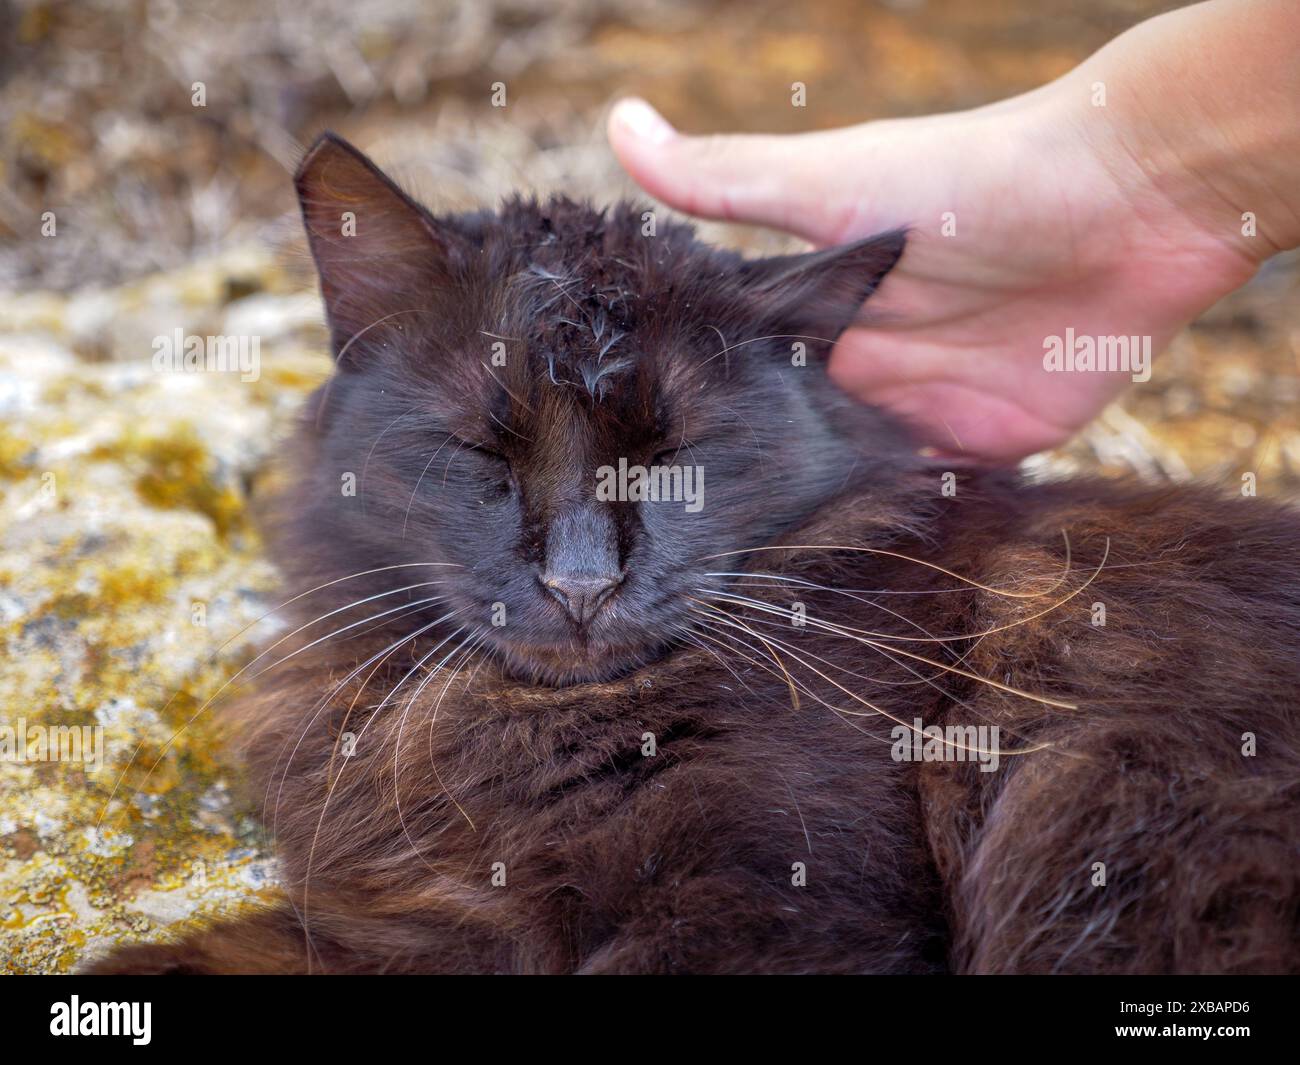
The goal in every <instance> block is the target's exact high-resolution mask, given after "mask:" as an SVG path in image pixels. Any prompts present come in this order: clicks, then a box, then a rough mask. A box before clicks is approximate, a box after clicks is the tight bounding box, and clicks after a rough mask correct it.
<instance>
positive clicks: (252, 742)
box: [93, 136, 1300, 973]
mask: <svg viewBox="0 0 1300 1065" xmlns="http://www.w3.org/2000/svg"><path fill="white" fill-rule="evenodd" d="M297 184H298V191H299V194H300V197H301V202H302V210H303V216H304V219H305V223H306V228H307V232H308V236H309V239H310V244H311V249H312V252H313V254H314V257H315V260H316V264H317V267H318V270H319V274H320V282H321V290H322V293H323V296H324V301H325V306H326V311H327V315H328V321H329V326H330V331H331V336H332V344H333V352H334V355H335V358H336V362H337V369H336V372H335V374H334V376H333V378H332V379H331V380H330V381H329V382H328V384H327V385H325V386H324V387H323V388H322V389H321V390H320V391H319V392H318V393H317V394H316V395H315V396H314V397H313V400H312V402H311V403H310V405H309V409H308V411H307V412H306V414H305V417H304V419H303V423H302V426H301V429H300V431H299V433H298V437H297V440H296V448H295V453H294V457H293V459H292V466H291V472H292V477H291V481H292V485H291V488H290V489H289V491H288V492H287V494H286V496H285V498H284V499H283V500H281V506H280V509H279V515H280V518H279V524H278V527H277V530H276V533H275V536H274V538H273V543H274V546H275V550H276V554H277V557H278V560H279V562H280V564H281V566H282V567H283V569H284V571H285V573H286V575H287V579H288V582H289V588H288V591H289V593H290V594H291V595H293V596H294V597H295V598H294V600H293V603H292V606H291V607H290V609H292V610H296V611H297V615H296V622H295V625H296V626H297V629H296V631H294V632H292V633H290V634H288V635H287V636H286V637H283V638H282V639H281V640H280V641H279V642H278V644H277V645H275V646H273V647H272V648H270V649H268V652H267V654H266V656H265V657H263V658H262V659H261V660H260V663H259V669H258V672H259V673H261V674H263V675H262V676H261V677H260V679H258V680H257V681H256V683H255V687H256V692H255V694H252V695H250V696H248V697H246V698H244V699H243V700H242V701H241V702H239V704H238V706H237V709H236V711H235V713H236V716H237V719H238V721H239V723H240V725H241V727H242V730H243V751H244V755H245V758H246V760H247V762H248V765H249V767H250V769H251V776H252V778H253V779H254V781H255V782H256V784H257V788H258V792H257V794H258V797H259V800H263V799H264V801H265V809H266V812H267V828H268V829H269V830H270V831H271V832H272V833H273V834H274V838H275V841H276V846H277V849H278V853H279V857H280V861H281V865H282V872H283V878H284V889H285V899H284V901H283V903H282V904H281V905H280V906H278V907H276V908H272V909H269V910H263V911H258V912H253V913H250V914H248V915H246V916H244V917H241V918H239V919H235V920H230V921H227V922H224V923H219V924H215V925H209V926H206V927H200V928H196V929H194V930H192V931H190V932H189V933H188V934H186V935H184V936H183V937H182V938H179V939H178V940H176V941H174V942H170V943H160V944H147V945H136V946H130V947H125V948H123V949H121V950H119V951H118V952H116V953H114V954H112V955H111V956H109V957H108V958H106V959H104V960H102V961H100V962H99V963H98V964H96V965H95V966H94V967H93V970H94V971H98V972H160V973H209V972H259V973H266V972H270V973H297V972H314V973H340V972H374V973H380V972H389V973H399V972H466V973H490V972H516V973H520V972H522V973H599V972H604V973H633V972H637V973H643V972H659V973H701V972H808V973H820V972H936V971H957V972H1154V971H1159V972H1239V971H1283V970H1296V969H1297V968H1300V935H1298V931H1300V929H1298V928H1297V924H1298V922H1300V720H1298V719H1297V709H1298V707H1300V697H1298V696H1297V688H1298V687H1300V523H1298V522H1297V515H1296V513H1295V512H1293V511H1288V510H1286V509H1284V508H1282V507H1280V506H1277V505H1273V504H1270V503H1269V502H1266V501H1265V500H1263V499H1257V498H1244V497H1243V498H1226V497H1221V496H1219V495H1216V494H1214V493H1212V492H1210V491H1208V490H1197V489H1187V488H1178V489H1173V488H1166V489H1146V488H1138V487H1132V486H1123V485H1119V484H1114V483H1102V482H1098V481H1091V480H1086V481H1085V480H1076V481H1071V482H1068V483H1056V484H1040V485H1031V484H1027V483H1024V482H1023V481H1021V480H1020V479H1018V477H1017V476H1015V475H1012V474H1010V473H996V472H979V471H966V472H950V471H948V470H946V469H944V468H943V467H942V466H941V465H939V466H936V465H935V464H934V463H933V462H928V461H927V460H924V459H922V458H919V457H918V456H917V453H916V450H915V448H914V447H913V446H912V445H911V444H909V442H908V440H907V439H906V436H905V434H904V432H903V431H902V430H901V429H900V428H899V427H898V426H896V425H895V424H893V423H892V422H890V421H889V420H888V419H887V418H886V417H884V416H883V415H882V414H880V413H879V412H877V411H874V410H870V409H867V408H865V407H862V406H859V405H857V404H855V403H854V402H852V401H850V400H848V399H847V398H845V397H843V396H842V395H840V394H839V393H838V392H837V390H836V389H835V387H834V386H833V385H832V384H831V383H830V382H829V380H828V379H827V377H826V375H825V373H824V369H823V365H822V364H823V362H824V359H825V357H826V355H827V353H828V352H829V349H830V347H831V345H832V343H833V341H834V340H835V338H836V337H837V336H838V335H839V334H840V332H841V331H842V330H844V329H845V328H846V327H847V326H848V325H850V324H851V323H852V322H853V321H854V320H855V316H856V315H857V314H858V312H859V308H860V306H861V305H862V303H863V301H864V300H865V299H866V298H867V297H868V296H870V294H871V293H872V292H873V290H874V289H875V288H876V286H877V285H878V284H880V283H881V281H882V279H883V278H884V277H885V275H886V274H887V273H888V272H889V270H890V268H891V267H892V266H893V265H894V263H895V262H896V261H897V260H898V258H899V256H900V255H901V254H902V252H903V246H904V238H903V236H902V235H901V234H899V233H888V234H884V235H881V236H878V237H874V238H871V239H869V240H865V241H861V242H859V243H856V244H852V245H848V246H845V247H842V248H835V249H831V250H827V251H821V252H816V253H810V254H806V255H791V256H784V257H780V258H775V259H760V260H746V259H742V258H741V257H740V256H738V255H737V254H734V253H732V252H727V251H720V250H717V249H714V248H710V247H706V246H704V245H702V244H700V243H698V242H697V241H696V240H695V239H694V237H693V235H692V231H691V230H690V229H689V228H688V227H686V226H684V225H679V224H675V223H674V224H664V223H662V222H661V224H660V225H659V226H658V228H657V231H656V232H651V228H652V227H648V226H644V225H643V221H642V213H641V211H640V210H639V209H634V208H632V207H629V206H619V207H617V208H614V209H611V210H610V211H608V212H600V211H596V210H593V209H592V208H590V207H588V206H585V205H581V204H576V203H573V202H570V201H568V200H564V199H556V200H552V201H550V202H545V203H535V202H527V201H516V202H511V203H508V204H506V205H505V206H504V207H503V208H502V209H501V211H500V212H499V213H481V214H474V215H467V216H460V217H435V216H433V215H432V214H430V213H429V212H428V211H426V210H425V209H423V208H422V207H420V206H419V205H417V204H416V203H414V202H413V201H412V200H411V199H410V198H408V197H407V196H406V195H405V194H404V193H403V192H401V191H400V190H399V189H398V188H397V187H396V186H395V185H394V184H393V183H392V182H391V181H389V180H388V179H387V178H386V177H385V176H384V175H383V174H382V173H381V172H380V171H379V170H378V169H376V167H375V166H374V165H373V164H372V163H370V161H369V160H367V159H366V158H365V157H364V156H363V155H361V154H360V153H358V152H357V151H356V150H354V149H353V148H351V147H350V146H348V145H347V144H345V143H344V142H342V141H341V140H339V139H337V138H335V137H332V136H326V137H323V138H322V139H321V140H320V141H318V142H317V144H316V145H315V146H314V147H313V148H312V149H311V151H310V153H309V154H308V156H307V157H306V159H305V160H304V162H303V164H302V167H301V169H300V171H299V173H298V176H297Z"/></svg>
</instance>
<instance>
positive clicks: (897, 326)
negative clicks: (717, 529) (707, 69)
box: [609, 0, 1300, 463]
mask: <svg viewBox="0 0 1300 1065" xmlns="http://www.w3.org/2000/svg"><path fill="white" fill-rule="evenodd" d="M1099 86H1100V87H1101V88H1100V90H1099ZM1099 92H1100V93H1104V97H1103V96H1099ZM1099 99H1104V105H1103V104H1099V103H1098V100H1099ZM609 139H610V143H611V145H612V146H613V149H614V151H615V153H616V154H617V156H618V158H619V160H620V161H621V162H622V164H623V166H624V167H625V168H626V169H627V170H628V172H629V173H630V174H631V175H632V177H633V178H635V179H636V180H637V182H638V183H640V184H641V185H642V187H644V188H645V189H646V191H647V192H649V193H650V194H651V195H653V196H655V197H657V198H658V199H660V200H662V201H663V202H665V203H667V204H668V205H669V206H671V207H674V208H677V209H679V210H682V211H685V212H687V213H690V214H695V215H701V216H704V217H709V218H721V219H727V220H732V221H741V222H751V223H758V224H762V225H767V226H772V227H775V228H779V229H784V230H787V231H789V232H790V233H793V234H796V235H797V236H800V237H803V238H804V239H806V240H809V241H811V242H812V243H814V244H816V245H819V246H824V245H832V244H839V243H843V242H845V241H850V240H854V239H857V238H860V237H865V236H869V235H871V234H872V233H875V232H877V231H880V230H884V229H891V228H895V227H898V226H908V227H910V229H911V239H910V242H909V246H908V249H907V252H906V254H905V255H904V257H903V259H902V261H901V263H900V264H899V266H898V267H897V268H896V269H895V270H894V272H893V273H892V274H891V275H890V276H889V278H888V279H887V280H886V283H885V284H884V285H883V286H882V287H881V289H880V291H879V292H878V293H877V295H876V296H875V297H873V299H872V302H871V310H872V313H873V316H874V318H875V321H876V323H877V324H873V325H872V326H871V327H870V328H858V329H853V330H850V331H849V332H848V333H846V334H845V336H844V337H843V338H842V339H841V340H840V342H839V344H838V345H837V346H836V348H835V351H834V353H833V355H832V358H831V367H830V369H831V373H832V376H833V377H834V378H835V379H836V380H837V381H838V382H839V383H840V385H841V386H843V387H844V388H845V389H847V390H848V391H849V392H851V393H852V394H853V395H855V396H858V397H859V398H861V399H862V400H864V401H866V402H869V403H873V404H876V405H879V406H883V407H885V408H887V409H889V410H891V411H893V412H895V413H897V414H899V415H901V416H902V417H903V418H904V419H906V420H907V421H908V422H910V423H911V424H912V425H913V426H915V428H916V429H917V431H918V434H919V436H920V439H921V441H922V443H923V444H924V445H926V446H928V447H930V448H933V449H935V450H937V451H939V452H942V453H945V454H951V455H961V456H964V457H966V458H969V459H972V460H977V461H985V462H995V463H996V462H1013V461H1015V460H1017V459H1019V458H1022V457H1024V456H1025V455H1028V454H1031V453H1033V452H1036V451H1039V450H1042V449H1044V448H1049V447H1053V446H1056V445H1059V444H1061V443H1064V442H1065V441H1066V440H1068V439H1069V438H1070V437H1071V436H1073V435H1074V434H1075V433H1076V432H1077V431H1078V430H1079V429H1080V428H1082V427H1083V426H1084V425H1086V424H1087V423H1088V422H1089V421H1090V420H1091V419H1092V418H1093V417H1094V416H1095V415H1096V414H1097V413H1098V412H1100V410H1101V409H1102V408H1103V407H1104V406H1105V405H1106V404H1107V403H1108V402H1110V401H1111V400H1112V399H1114V398H1115V396H1117V395H1118V394H1119V393H1120V391H1122V390H1123V389H1124V388H1125V387H1127V386H1128V385H1129V383H1130V377H1129V376H1128V375H1125V374H1118V373H1116V374H1111V373H1105V374H1098V373H1049V372H1046V371H1045V370H1044V368H1043V354H1044V338H1046V337H1048V336H1053V335H1056V336H1059V335H1062V334H1064V332H1065V330H1066V329H1067V328H1073V329H1074V331H1075V333H1076V335H1083V334H1090V335H1095V336H1108V335H1125V336H1128V335H1133V336H1150V337H1152V341H1153V345H1154V347H1155V349H1156V350H1159V349H1160V348H1162V347H1163V346H1164V345H1165V344H1167V343H1168V341H1169V340H1170V339H1171V338H1172V337H1173V335H1174V334H1175V333H1176V332H1177V331H1178V330H1179V329H1181V328H1182V327H1183V326H1184V325H1185V324H1186V323H1187V322H1189V321H1190V320H1191V319H1193V318H1194V317H1196V316H1197V315H1198V314H1200V313H1201V312H1202V311H1204V310H1205V309H1206V308H1208V307H1209V306H1210V305H1211V304H1213V303H1214V302H1216V301H1217V300H1219V299H1220V298H1222V297H1223V296H1225V295H1227V294H1228V293H1229V292H1232V291H1233V290H1234V289H1236V288H1238V287H1240V286H1241V285H1243V284H1245V282H1247V281H1248V280H1250V278H1251V277H1252V276H1253V275H1254V273H1255V271H1256V270H1257V269H1258V268H1259V265H1260V264H1261V263H1262V262H1263V261H1264V260H1265V259H1267V258H1269V257H1270V256H1271V255H1274V254H1276V253H1277V252H1279V251H1282V250H1286V249H1290V248H1295V247H1297V246H1300V3H1295V2H1294V0H1211V2H1208V3H1202V4H1196V5H1194V6H1192V7H1189V8H1184V9H1182V10H1179V11H1175V12H1172V13H1170V14H1167V15H1162V16H1160V17H1158V18H1154V19H1150V20H1148V21H1147V22H1144V23H1141V24H1140V25H1138V26H1136V27H1134V28H1133V29H1131V30H1129V31H1128V32H1126V33H1124V34H1122V35H1121V36H1119V37H1117V38H1116V39H1115V40H1113V41H1112V42H1110V44H1108V45H1106V47H1104V48H1102V49H1101V50H1100V51H1099V52H1097V53H1096V54H1095V55H1093V56H1092V57H1091V58H1089V59H1088V60H1086V61H1085V62H1084V63H1082V64H1080V65H1079V66H1078V67H1076V68H1075V69H1074V70H1072V71H1071V72H1070V73H1068V74H1066V75H1065V76H1064V77H1062V78H1060V79H1058V80H1057V81H1055V82H1052V83H1050V84H1048V85H1045V86H1043V87H1042V88H1039V89H1036V90H1034V91H1032V92H1029V93H1026V94H1024V95H1023V96H1018V97H1014V98H1012V99H1008V100H1004V101H1001V102H999V103H996V104H991V105H988V106H985V107H980V108H977V109H975V110H972V111H964V112H956V113H951V114H941V115H931V116H927V117H923V118H907V119H889V120H883V121H875V122H868V123H865V124H863V125H859V126H851V127H846V128H843V129H835V130H827V131H824V132H817V133H807V134H795V135H784V136H772V135H750V134H745V135H731V134H728V135H712V136H689V135H686V134H682V133H679V132H677V131H676V130H674V129H673V128H672V127H671V126H670V125H668V123H667V122H666V121H665V120H664V119H663V118H662V117H661V116H659V115H658V113H657V112H655V111H654V110H653V109H652V108H651V107H650V105H649V104H647V103H646V102H645V101H642V100H638V99H629V100H623V101H620V102H619V104H618V105H616V106H615V108H614V110H613V111H612V112H611V114H610V120H609ZM1248 213H1249V215H1250V219H1246V218H1243V216H1245V215H1247V214H1248ZM945 216H949V217H948V218H947V221H948V222H949V227H948V228H949V229H952V228H953V227H954V226H955V233H954V234H952V235H945V234H944V230H943V226H944V222H945ZM1250 220H1253V228H1254V233H1253V235H1252V234H1251V233H1249V232H1247V230H1249V229H1250V228H1251V225H1250ZM1155 372H1156V373H1159V372H1160V368H1159V366H1157V368H1156V371H1155Z"/></svg>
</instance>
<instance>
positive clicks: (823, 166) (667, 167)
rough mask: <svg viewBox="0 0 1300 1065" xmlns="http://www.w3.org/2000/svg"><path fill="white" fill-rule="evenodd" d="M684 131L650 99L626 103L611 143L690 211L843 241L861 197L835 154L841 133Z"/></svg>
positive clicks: (650, 187) (658, 190)
mask: <svg viewBox="0 0 1300 1065" xmlns="http://www.w3.org/2000/svg"><path fill="white" fill-rule="evenodd" d="M846 132H850V131H848V130H834V131H829V132H825V133H794V134H743V133H742V134H725V135H713V136H705V137H692V136H687V135H686V134H682V133H678V132H677V131H676V130H675V129H673V127H672V126H671V125H669V124H668V121H667V120H666V119H665V118H664V117H663V116H662V115H660V114H659V112H658V111H656V110H655V109H654V108H653V107H651V106H650V105H649V104H648V103H646V102H645V101H644V100H641V99H638V98H635V97H634V98H631V99H625V100H620V101H619V102H618V103H617V104H615V105H614V108H613V110H612V111H611V112H610V115H609V123H608V134H609V143H610V146H611V147H612V148H613V149H614V154H615V155H616V156H617V157H618V161H619V162H620V163H621V164H622V165H623V168H624V169H625V170H626V171H627V172H628V173H629V174H631V175H632V177H633V178H634V179H635V181H636V182H637V184H638V185H640V186H641V187H642V188H643V189H645V190H646V192H648V193H650V195H651V196H654V197H655V198H656V199H659V200H662V201H663V202H664V203H666V204H668V206H670V207H673V208H676V209H677V210H679V211H685V212H686V213H687V214H693V215H699V216H701V217H704V218H721V219H725V220H727V221H731V222H751V223H756V224H759V225H766V226H772V227H774V228H776V229H784V230H786V231H788V232H790V233H794V234H796V235H797V236H800V237H803V238H804V239H805V240H810V241H812V242H813V243H814V244H833V243H837V242H838V241H839V240H840V239H842V235H843V233H844V232H845V231H846V230H847V229H848V228H849V225H850V224H851V222H852V218H853V215H854V213H855V208H856V203H857V197H856V196H855V195H854V194H853V192H852V190H851V189H848V188H846V187H845V186H844V185H843V183H842V180H843V179H842V178H841V176H840V175H843V174H844V173H845V171H846V169H847V170H848V173H850V174H851V173H852V172H853V169H854V168H845V166H844V161H843V159H839V160H837V159H836V156H837V155H839V154H841V153H842V150H843V149H844V148H845V147H846V145H845V142H844V139H843V137H842V134H844V133H846Z"/></svg>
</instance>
